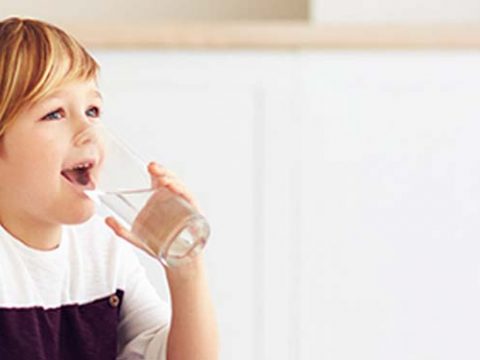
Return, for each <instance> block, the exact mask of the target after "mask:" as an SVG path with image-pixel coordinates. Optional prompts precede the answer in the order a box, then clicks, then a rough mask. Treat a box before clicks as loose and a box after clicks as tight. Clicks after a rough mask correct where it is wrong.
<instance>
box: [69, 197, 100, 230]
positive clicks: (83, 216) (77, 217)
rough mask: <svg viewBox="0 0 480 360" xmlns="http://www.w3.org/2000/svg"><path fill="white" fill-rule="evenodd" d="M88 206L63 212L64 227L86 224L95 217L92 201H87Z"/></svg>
mask: <svg viewBox="0 0 480 360" xmlns="http://www.w3.org/2000/svg"><path fill="white" fill-rule="evenodd" d="M89 202H90V203H91V204H90V205H85V206H82V207H81V208H80V207H78V208H72V209H70V211H68V212H65V214H64V216H63V219H62V223H63V224H66V225H77V224H82V223H84V222H87V221H88V220H90V219H91V218H92V216H93V215H95V205H94V204H93V202H92V201H89Z"/></svg>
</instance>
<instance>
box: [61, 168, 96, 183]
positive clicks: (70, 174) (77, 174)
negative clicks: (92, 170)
mask: <svg viewBox="0 0 480 360" xmlns="http://www.w3.org/2000/svg"><path fill="white" fill-rule="evenodd" d="M62 174H63V175H64V176H65V177H66V178H67V179H68V180H70V182H71V183H73V184H77V185H81V186H87V185H89V184H90V174H89V173H88V170H87V169H78V170H65V171H62Z"/></svg>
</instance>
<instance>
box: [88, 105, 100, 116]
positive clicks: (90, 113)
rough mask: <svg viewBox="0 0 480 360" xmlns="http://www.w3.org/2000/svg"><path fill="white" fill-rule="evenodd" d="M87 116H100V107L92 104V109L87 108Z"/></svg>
mask: <svg viewBox="0 0 480 360" xmlns="http://www.w3.org/2000/svg"><path fill="white" fill-rule="evenodd" d="M86 114H87V116H91V117H100V109H99V108H98V107H96V106H92V107H91V108H90V109H88V110H87V113H86Z"/></svg>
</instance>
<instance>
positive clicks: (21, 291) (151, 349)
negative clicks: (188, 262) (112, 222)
mask: <svg viewBox="0 0 480 360" xmlns="http://www.w3.org/2000/svg"><path fill="white" fill-rule="evenodd" d="M159 266H161V265H160V263H159ZM170 318H171V309H170V306H169V305H168V304H167V302H166V301H164V300H162V299H161V298H160V296H159V295H158V294H157V292H156V291H155V289H154V288H153V286H152V285H151V283H150V282H149V280H148V278H147V276H146V272H145V269H144V267H143V266H142V265H141V264H140V262H139V260H138V257H137V254H135V251H134V247H133V245H131V244H129V243H128V242H127V241H125V240H124V239H121V238H119V237H117V236H116V235H115V234H114V233H113V231H112V230H111V229H110V228H109V227H108V226H107V225H106V224H105V223H104V221H103V218H102V217H100V216H99V215H98V214H95V215H94V216H93V217H92V218H91V219H89V220H88V221H87V222H85V223H83V224H80V225H63V226H62V239H61V242H60V245H59V246H58V247H57V248H55V249H53V250H49V251H42V250H37V249H34V248H31V247H29V246H27V245H25V244H24V243H22V242H21V241H19V240H18V239H16V238H14V237H13V236H12V235H11V234H10V233H9V232H8V231H7V230H6V229H5V228H3V227H2V226H0V359H12V360H13V359H14V360H22V359H28V360H32V359H36V360H66V359H68V360H77V359H84V360H97V359H99V360H100V359H101V360H107V359H119V360H126V359H128V360H134V359H147V360H151V359H159V360H164V359H166V344H167V336H168V330H169V324H170Z"/></svg>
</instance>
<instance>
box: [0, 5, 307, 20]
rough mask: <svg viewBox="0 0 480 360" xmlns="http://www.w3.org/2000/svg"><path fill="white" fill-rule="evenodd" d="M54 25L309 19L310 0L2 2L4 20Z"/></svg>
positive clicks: (0, 13) (0, 6) (1, 8)
mask: <svg viewBox="0 0 480 360" xmlns="http://www.w3.org/2000/svg"><path fill="white" fill-rule="evenodd" d="M10 15H21V16H32V17H39V18H42V19H44V20H50V21H56V20H57V21H75V22H77V21H80V20H83V21H87V22H91V21H114V22H115V21H126V20H128V21H152V20H247V19H252V20H256V19H307V18H308V0H137V1H131V0H102V1H95V0H83V1H71V0H70V1H65V0H51V1H48V5H47V1H35V0H6V1H5V0H1V1H0V17H1V18H5V17H7V16H10Z"/></svg>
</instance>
